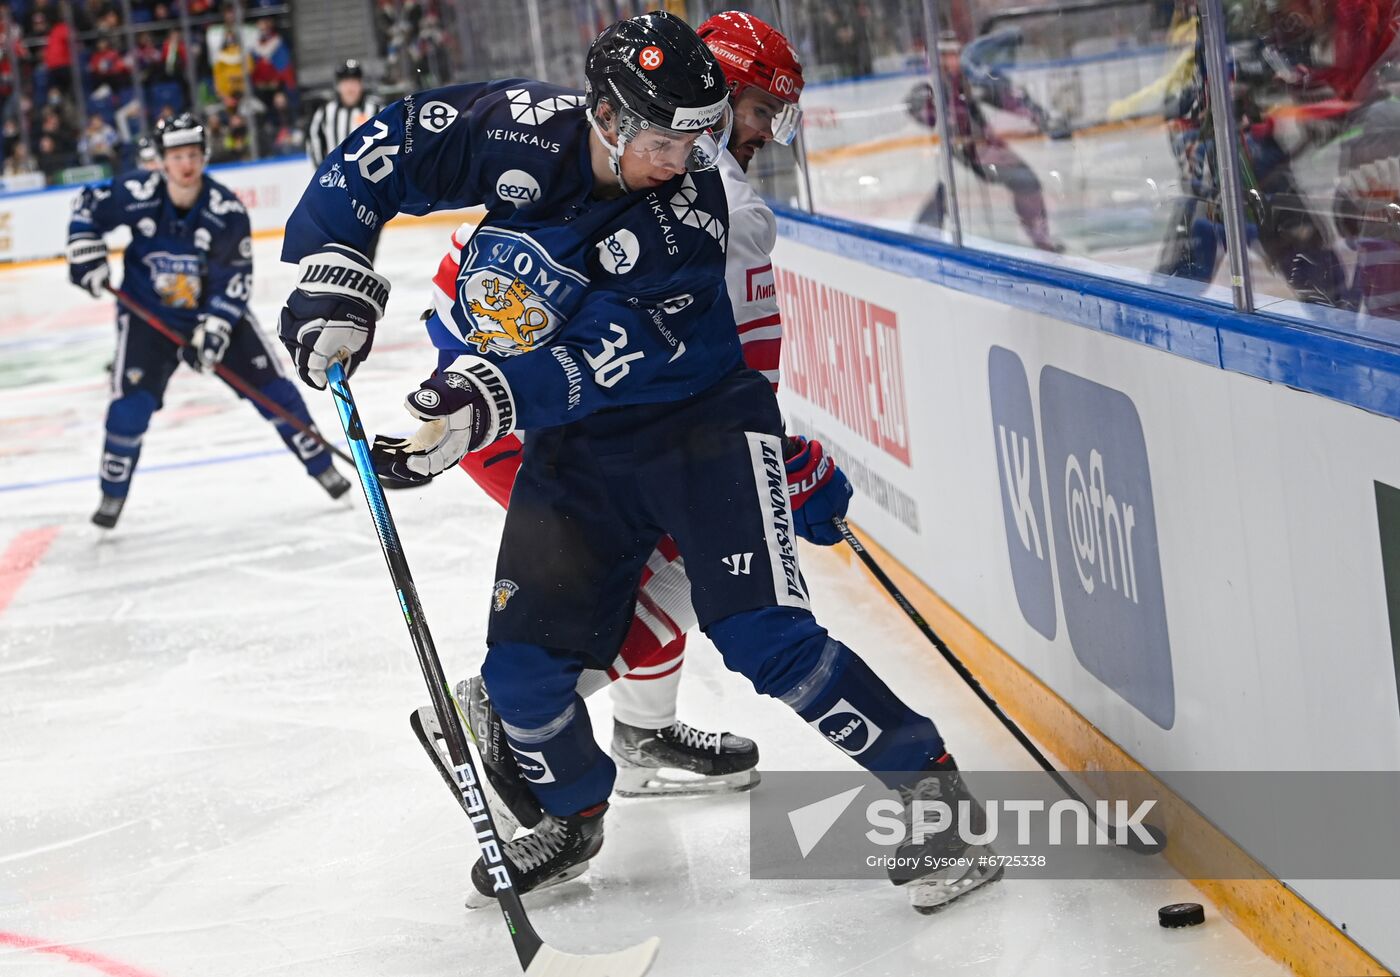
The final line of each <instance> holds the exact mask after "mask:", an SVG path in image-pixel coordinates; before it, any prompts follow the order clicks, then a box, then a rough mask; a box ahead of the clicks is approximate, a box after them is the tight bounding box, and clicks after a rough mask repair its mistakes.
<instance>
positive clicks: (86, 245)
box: [68, 237, 112, 299]
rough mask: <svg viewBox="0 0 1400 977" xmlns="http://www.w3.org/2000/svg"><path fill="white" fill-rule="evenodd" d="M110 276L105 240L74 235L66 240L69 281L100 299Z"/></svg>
mask: <svg viewBox="0 0 1400 977" xmlns="http://www.w3.org/2000/svg"><path fill="white" fill-rule="evenodd" d="M111 277H112V272H111V270H110V269H109V268H108V267H107V243H106V242H105V241H103V240H102V239H101V238H100V237H75V238H73V239H71V240H70V241H69V242H68V279H69V281H71V282H72V283H73V284H74V285H77V286H78V287H79V288H81V289H84V290H86V291H87V292H88V293H89V294H90V295H91V296H92V297H93V298H95V299H100V298H102V296H103V293H105V292H106V290H107V281H108V279H110V278H111Z"/></svg>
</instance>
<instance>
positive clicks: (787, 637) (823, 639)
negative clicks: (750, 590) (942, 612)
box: [707, 608, 945, 785]
mask: <svg viewBox="0 0 1400 977" xmlns="http://www.w3.org/2000/svg"><path fill="white" fill-rule="evenodd" d="M707 633H708V634H709V636H710V638H711V640H713V641H714V642H715V644H716V646H718V647H719V649H720V652H721V653H722V654H723V655H724V657H725V664H727V665H728V666H729V667H730V668H733V669H734V670H735V671H738V672H741V673H743V674H744V675H746V676H748V678H749V679H750V680H751V681H752V682H753V683H754V687H755V688H757V689H758V690H759V691H760V692H763V693H764V694H765V695H771V696H773V697H774V698H776V699H781V700H782V701H783V702H785V703H787V704H788V705H789V706H791V707H792V708H793V710H794V711H795V712H796V713H797V714H798V715H799V716H801V717H802V718H803V719H804V720H805V721H806V722H807V724H808V725H810V726H811V727H813V728H814V729H816V730H817V732H819V733H821V734H822V735H823V736H824V737H826V739H827V740H828V741H829V742H830V743H832V744H833V745H834V746H835V747H836V748H837V749H839V750H841V751H842V752H844V753H846V754H847V755H849V756H851V757H853V758H854V759H855V760H856V762H857V763H859V764H860V765H861V766H863V767H865V768H866V769H868V770H872V771H875V772H876V773H877V774H878V773H880V772H883V771H889V772H890V773H891V774H894V773H895V772H897V771H901V770H923V769H925V768H926V767H927V766H928V765H929V763H930V762H932V761H933V760H935V759H937V758H938V757H940V756H942V755H943V753H944V752H945V748H944V745H943V738H942V737H941V736H940V735H939V733H938V730H937V728H936V727H935V726H934V725H933V722H932V721H931V720H929V719H927V718H925V717H924V716H921V715H919V714H918V713H916V712H915V711H914V710H912V709H910V708H909V707H908V706H907V705H905V704H904V702H903V701H902V700H901V699H900V698H899V697H898V696H896V695H895V694H894V693H893V692H892V691H890V688H889V686H887V685H886V684H885V683H884V682H883V681H881V679H880V677H879V676H878V675H876V674H875V673H874V672H873V671H872V670H871V668H870V666H869V665H867V664H866V663H865V662H864V661H863V660H862V659H861V658H860V657H859V656H858V655H856V654H855V652H853V651H851V649H850V648H847V647H846V646H845V645H844V644H842V643H841V642H839V641H837V640H835V639H834V638H832V637H830V636H829V635H828V634H827V633H826V631H825V629H823V628H822V627H821V626H820V625H819V624H817V622H816V621H815V620H814V619H813V618H812V616H811V614H808V613H807V612H805V611H793V610H789V609H787V608H764V609H763V610H759V611H749V612H745V613H743V614H736V615H734V616H733V617H729V618H725V619H724V620H723V621H720V622H718V623H716V624H714V625H711V626H710V628H709V629H708V632H707ZM762 643H767V647H766V650H765V649H764V647H763V644H762ZM731 651H733V652H734V654H733V655H732V656H731ZM889 782H890V783H891V784H895V785H897V784H898V783H900V782H902V778H900V777H898V776H892V777H891V778H890V781H889Z"/></svg>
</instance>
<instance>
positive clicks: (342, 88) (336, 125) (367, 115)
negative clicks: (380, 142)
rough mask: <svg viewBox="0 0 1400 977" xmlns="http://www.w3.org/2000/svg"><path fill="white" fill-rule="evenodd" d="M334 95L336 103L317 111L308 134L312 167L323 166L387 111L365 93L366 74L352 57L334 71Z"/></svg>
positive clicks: (307, 149)
mask: <svg viewBox="0 0 1400 977" xmlns="http://www.w3.org/2000/svg"><path fill="white" fill-rule="evenodd" d="M335 95H336V97H335V101H332V102H327V103H326V104H325V105H322V106H321V107H320V108H318V109H317V110H316V114H315V115H313V116H312V117H311V125H310V127H309V128H308V129H307V132H306V154H307V155H308V156H310V157H311V164H312V165H313V166H320V165H321V161H322V160H324V159H325V158H326V155H327V154H328V153H329V152H330V151H331V150H332V149H334V148H335V147H337V146H339V145H340V144H341V143H342V142H344V141H345V137H346V136H348V135H350V133H352V132H354V131H355V130H356V129H358V128H359V127H360V126H361V125H363V124H364V123H366V122H368V121H369V120H370V119H372V118H374V117H375V116H376V115H378V114H379V113H380V111H381V110H382V109H383V108H384V103H383V102H381V101H380V100H379V99H377V98H375V97H374V96H373V95H366V94H365V73H364V70H363V69H362V68H361V67H360V62H358V61H356V60H354V59H353V58H352V59H350V60H349V61H346V62H345V63H344V64H343V65H341V66H340V67H339V68H337V69H335Z"/></svg>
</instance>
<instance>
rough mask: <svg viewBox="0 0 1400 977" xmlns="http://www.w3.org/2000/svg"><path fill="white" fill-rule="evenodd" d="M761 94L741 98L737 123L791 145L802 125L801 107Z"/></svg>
mask: <svg viewBox="0 0 1400 977" xmlns="http://www.w3.org/2000/svg"><path fill="white" fill-rule="evenodd" d="M755 90H756V89H755ZM761 96H762V97H760V98H745V99H743V100H742V102H741V104H740V105H739V108H738V111H737V116H738V121H739V123H740V124H741V126H742V127H743V128H745V129H757V130H758V131H759V132H766V133H768V134H770V135H771V136H772V137H773V141H774V142H776V143H780V144H782V145H784V146H790V145H792V141H793V140H794V139H796V138H797V130H798V129H799V128H801V126H802V109H801V107H799V106H798V104H797V103H796V102H784V101H782V100H781V99H779V98H777V97H776V96H773V95H769V94H768V93H767V92H762V93H761Z"/></svg>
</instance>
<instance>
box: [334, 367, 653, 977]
mask: <svg viewBox="0 0 1400 977" xmlns="http://www.w3.org/2000/svg"><path fill="white" fill-rule="evenodd" d="M326 376H327V379H328V380H329V381H330V390H331V393H332V394H333V395H334V397H335V409H336V412H337V413H338V414H339V415H340V423H341V426H342V427H344V428H345V437H346V439H347V440H348V441H349V443H350V453H351V454H352V455H353V456H354V463H355V471H356V472H357V473H358V474H359V476H360V487H361V488H363V489H364V492H365V501H366V502H367V503H369V511H370V514H371V516H373V518H374V528H375V529H376V530H378V532H379V545H380V548H381V549H382V550H383V551H384V562H385V563H387V564H388V565H389V577H390V579H391V581H392V582H393V584H394V590H395V592H396V593H397V595H398V599H399V608H400V610H402V611H403V619H404V623H405V624H406V625H408V633H409V636H410V637H412V639H413V647H414V650H415V651H416V652H417V653H418V664H419V665H420V666H421V667H422V669H423V678H424V679H426V680H427V683H428V695H429V697H430V698H431V699H432V703H433V710H434V711H435V712H436V713H437V720H438V724H439V726H440V727H441V729H442V732H443V736H444V738H445V739H446V741H447V749H448V753H449V755H450V757H451V760H452V765H453V769H452V776H453V779H454V781H455V786H456V789H457V792H458V794H459V795H460V803H461V805H462V807H463V809H464V810H465V811H466V812H467V814H468V815H469V816H470V817H471V821H472V827H473V829H474V833H475V835H476V840H477V843H478V844H479V845H480V846H481V857H482V858H483V859H484V860H485V863H486V869H487V872H488V873H489V874H490V877H491V879H492V880H493V881H494V883H495V890H496V891H495V895H496V901H497V902H498V903H499V904H500V907H501V915H502V916H504V917H505V921H506V928H507V929H509V930H510V938H511V942H512V943H513V944H514V945H515V954H516V956H517V957H519V958H520V966H521V968H522V969H523V970H524V971H525V973H526V974H527V975H528V977H642V975H643V974H645V973H646V972H647V971H648V970H650V969H651V964H652V961H653V960H655V959H656V951H657V948H658V947H659V946H660V945H661V941H660V940H658V939H657V938H656V937H652V938H651V939H649V940H647V941H645V942H643V943H639V944H637V945H636V946H633V947H629V948H627V949H626V950H619V951H617V952H616V953H598V954H574V953H564V952H562V951H560V950H556V949H554V948H553V947H552V946H550V945H549V944H547V943H545V942H544V941H543V940H541V939H540V937H539V934H537V933H536V932H535V928H534V927H533V926H531V925H530V920H529V918H528V917H527V916H526V915H525V907H524V906H522V905H521V904H520V893H519V892H518V891H517V890H516V888H515V881H514V879H513V878H512V877H511V871H510V865H509V863H508V862H507V861H506V858H505V854H504V852H503V851H502V842H501V841H500V836H499V833H498V832H497V831H496V824H495V820H494V818H492V816H491V810H490V808H489V807H488V806H487V804H486V801H485V798H484V797H483V796H482V789H481V776H480V773H479V771H478V770H477V766H476V761H475V760H473V759H472V755H471V750H470V749H469V748H468V746H467V738H466V734H465V733H463V731H462V726H461V724H460V723H459V722H458V720H457V714H456V713H455V712H454V711H453V708H452V702H451V695H452V693H451V690H450V689H449V688H448V686H447V679H446V678H445V677H444V676H443V672H442V662H441V660H439V658H438V653H437V649H436V648H435V647H434V645H433V637H432V635H431V634H430V633H429V632H428V622H427V621H426V620H425V619H424V617H423V606H422V604H421V603H420V602H419V600H418V590H417V588H416V587H415V586H414V585H413V577H412V575H411V574H410V573H409V571H408V560H407V559H406V558H405V556H404V552H403V546H402V545H401V544H400V542H399V533H398V530H397V529H395V528H394V519H393V517H392V516H391V515H390V514H389V506H388V504H387V503H386V502H385V501H384V490H383V488H382V487H380V484H379V479H378V478H376V477H375V473H374V464H373V462H372V461H371V460H370V453H369V441H368V440H367V439H366V437H365V429H364V425H362V424H361V423H360V414H359V411H358V410H357V409H356V408H355V400H354V398H353V397H352V396H351V394H350V385H349V384H348V383H347V382H346V380H345V371H344V369H343V368H342V367H341V365H340V364H339V363H332V364H331V367H330V369H329V370H327V371H326Z"/></svg>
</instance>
